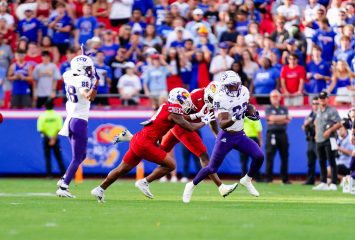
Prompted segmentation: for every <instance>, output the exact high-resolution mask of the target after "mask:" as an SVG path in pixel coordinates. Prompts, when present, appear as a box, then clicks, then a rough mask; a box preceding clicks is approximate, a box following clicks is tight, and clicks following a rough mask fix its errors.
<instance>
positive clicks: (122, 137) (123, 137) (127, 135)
mask: <svg viewBox="0 0 355 240" xmlns="http://www.w3.org/2000/svg"><path fill="white" fill-rule="evenodd" d="M132 137H133V135H132V133H131V132H130V131H129V130H128V129H125V130H123V131H122V132H121V133H120V134H118V135H116V136H115V138H114V140H113V142H112V143H113V144H116V143H120V142H129V141H131V139H132Z"/></svg>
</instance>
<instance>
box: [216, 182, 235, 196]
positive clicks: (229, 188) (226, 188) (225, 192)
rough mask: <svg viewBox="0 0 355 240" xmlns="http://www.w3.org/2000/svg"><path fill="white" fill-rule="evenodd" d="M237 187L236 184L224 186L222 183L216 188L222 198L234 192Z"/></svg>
mask: <svg viewBox="0 0 355 240" xmlns="http://www.w3.org/2000/svg"><path fill="white" fill-rule="evenodd" d="M237 187H238V183H234V184H232V185H225V184H223V183H222V185H221V186H219V187H218V190H219V193H220V194H221V195H222V197H227V196H228V195H229V194H231V193H232V192H234V190H235V189H236V188H237Z"/></svg>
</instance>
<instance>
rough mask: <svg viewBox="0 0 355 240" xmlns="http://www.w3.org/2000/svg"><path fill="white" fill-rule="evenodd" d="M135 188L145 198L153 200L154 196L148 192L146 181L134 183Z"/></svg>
mask: <svg viewBox="0 0 355 240" xmlns="http://www.w3.org/2000/svg"><path fill="white" fill-rule="evenodd" d="M134 185H135V186H136V188H138V189H139V190H140V191H141V192H142V193H143V194H144V195H145V196H146V197H148V198H150V199H153V198H154V195H153V194H152V193H151V192H150V190H149V183H148V182H147V180H146V179H145V178H144V179H141V180H138V181H136V183H135V184H134Z"/></svg>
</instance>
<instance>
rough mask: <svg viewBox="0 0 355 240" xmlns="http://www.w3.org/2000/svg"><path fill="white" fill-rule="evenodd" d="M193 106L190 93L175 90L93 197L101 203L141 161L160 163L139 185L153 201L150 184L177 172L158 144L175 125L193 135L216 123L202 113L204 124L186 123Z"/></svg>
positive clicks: (145, 124)
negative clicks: (205, 126)
mask: <svg viewBox="0 0 355 240" xmlns="http://www.w3.org/2000/svg"><path fill="white" fill-rule="evenodd" d="M192 107H193V104H192V101H191V97H190V93H189V92H188V91H187V90H185V89H183V88H174V89H173V90H171V91H170V93H169V98H168V102H166V103H164V104H163V105H161V106H160V108H159V109H158V111H157V112H156V114H155V115H154V116H153V117H152V118H151V119H149V120H148V121H146V122H144V123H143V125H144V127H143V129H142V130H141V131H139V132H138V133H136V134H135V135H134V136H133V138H132V139H131V142H130V145H129V150H128V152H127V153H126V154H125V155H124V157H123V160H122V162H121V163H120V165H119V166H118V167H116V168H115V169H113V170H112V171H111V172H110V173H109V174H108V175H107V177H106V179H105V180H104V181H103V182H102V183H101V185H100V186H98V187H96V188H94V189H93V190H92V191H91V194H92V195H93V196H95V197H96V198H97V200H98V201H99V202H103V201H104V191H105V190H106V189H107V188H108V187H109V186H110V185H111V184H112V183H113V182H115V181H116V180H117V179H118V178H119V177H121V176H123V175H126V174H127V173H128V172H129V171H131V170H132V169H133V168H134V167H135V166H137V165H138V163H139V162H140V161H141V160H142V159H146V160H148V161H150V162H154V163H157V164H158V165H159V167H157V168H156V169H155V170H154V171H153V172H152V173H151V174H150V175H149V176H148V177H146V178H144V179H142V180H139V181H137V182H136V187H137V188H139V189H140V190H141V191H142V192H143V194H144V195H146V196H147V197H149V198H154V196H153V194H152V193H151V192H150V190H149V183H151V182H152V181H154V180H156V179H159V178H161V177H163V176H165V175H166V174H168V173H169V172H171V171H173V170H174V169H175V161H174V159H173V158H172V157H171V156H169V155H167V152H166V151H164V150H163V149H161V148H159V147H158V145H157V142H158V141H160V140H161V139H162V137H163V136H164V135H165V134H166V133H167V132H168V131H169V130H170V129H171V128H173V127H174V126H175V125H176V124H177V125H179V126H181V127H182V128H184V129H186V130H188V131H191V132H194V131H196V130H198V129H200V128H201V127H203V126H204V125H206V124H209V123H210V121H212V120H214V116H213V114H206V115H204V114H199V116H201V118H202V121H201V122H199V123H190V122H188V121H186V120H185V118H184V114H188V113H189V112H190V111H191V109H192Z"/></svg>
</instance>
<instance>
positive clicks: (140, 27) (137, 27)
mask: <svg viewBox="0 0 355 240" xmlns="http://www.w3.org/2000/svg"><path fill="white" fill-rule="evenodd" d="M128 25H130V26H131V28H132V31H133V32H134V31H139V32H144V31H145V28H146V27H147V23H146V22H145V21H143V18H142V12H141V10H139V9H135V10H133V13H132V17H131V20H130V21H129V22H128Z"/></svg>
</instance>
